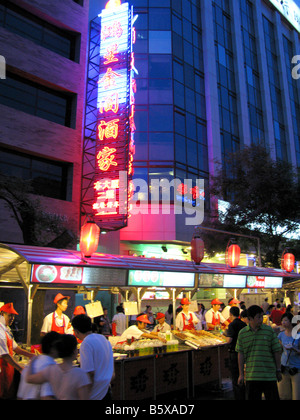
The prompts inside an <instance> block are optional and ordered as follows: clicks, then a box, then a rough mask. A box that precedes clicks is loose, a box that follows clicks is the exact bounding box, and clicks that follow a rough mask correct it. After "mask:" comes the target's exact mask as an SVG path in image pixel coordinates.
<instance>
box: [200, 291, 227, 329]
mask: <svg viewBox="0 0 300 420" xmlns="http://www.w3.org/2000/svg"><path fill="white" fill-rule="evenodd" d="M211 305H212V308H211V309H210V310H209V311H207V312H206V314H205V320H206V326H207V329H208V331H213V330H214V329H215V328H216V327H219V328H221V326H222V325H224V326H226V327H227V326H228V325H229V322H228V321H226V319H225V318H224V317H223V315H222V314H221V313H220V312H219V309H220V306H221V305H222V302H221V301H220V300H219V299H214V300H212V301H211Z"/></svg>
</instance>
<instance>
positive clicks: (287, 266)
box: [281, 251, 295, 273]
mask: <svg viewBox="0 0 300 420" xmlns="http://www.w3.org/2000/svg"><path fill="white" fill-rule="evenodd" d="M281 266H282V268H283V269H284V270H285V271H287V272H288V273H291V272H292V271H293V270H294V266H295V256H294V254H291V253H290V252H286V251H283V254H282V257H281Z"/></svg>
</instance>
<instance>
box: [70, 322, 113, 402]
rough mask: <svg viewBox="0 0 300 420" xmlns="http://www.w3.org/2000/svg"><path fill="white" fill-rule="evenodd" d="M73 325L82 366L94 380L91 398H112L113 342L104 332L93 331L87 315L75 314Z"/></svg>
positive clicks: (92, 380)
mask: <svg viewBox="0 0 300 420" xmlns="http://www.w3.org/2000/svg"><path fill="white" fill-rule="evenodd" d="M72 325H73V329H74V333H75V336H76V338H78V339H79V340H81V341H82V343H81V346H80V367H81V368H82V369H83V370H84V371H85V372H86V373H87V374H88V375H89V377H90V379H91V382H92V389H91V395H90V399H91V400H110V399H111V391H110V382H111V380H112V379H113V376H114V359H113V351H112V347H111V344H110V343H109V341H108V340H107V339H106V338H105V337H104V336H103V335H102V334H94V333H93V332H92V321H91V318H89V317H88V316H87V315H78V316H75V318H73V320H72Z"/></svg>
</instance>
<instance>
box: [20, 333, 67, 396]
mask: <svg viewBox="0 0 300 420" xmlns="http://www.w3.org/2000/svg"><path fill="white" fill-rule="evenodd" d="M60 338H61V334H59V333H57V332H55V331H52V332H50V333H47V334H46V335H45V336H44V337H43V338H42V340H41V347H42V355H41V356H39V357H36V358H34V359H33V361H32V362H31V364H32V373H38V372H40V371H42V370H43V369H45V368H46V367H48V366H50V365H55V364H56V362H55V360H54V359H55V358H57V357H58V351H57V346H56V344H57V342H58V341H59V340H60ZM28 370H29V365H27V366H26V367H25V368H24V369H23V371H22V374H21V381H20V385H19V389H18V395H17V396H18V399H19V400H52V399H55V394H54V391H53V389H52V387H51V385H50V384H49V383H48V382H45V383H44V384H42V385H35V384H30V383H28V382H27V381H26V376H27V373H28Z"/></svg>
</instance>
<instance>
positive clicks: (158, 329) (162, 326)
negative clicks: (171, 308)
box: [152, 312, 171, 333]
mask: <svg viewBox="0 0 300 420" xmlns="http://www.w3.org/2000/svg"><path fill="white" fill-rule="evenodd" d="M156 321H157V322H158V324H157V325H155V327H154V329H153V331H152V333H166V332H167V331H171V327H170V325H169V324H167V323H166V316H165V314H163V313H162V312H157V314H156Z"/></svg>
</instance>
